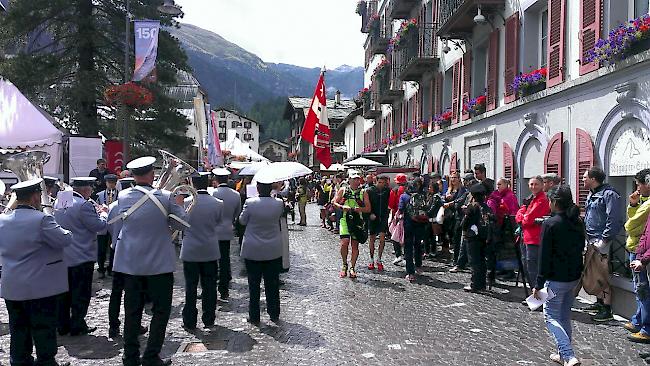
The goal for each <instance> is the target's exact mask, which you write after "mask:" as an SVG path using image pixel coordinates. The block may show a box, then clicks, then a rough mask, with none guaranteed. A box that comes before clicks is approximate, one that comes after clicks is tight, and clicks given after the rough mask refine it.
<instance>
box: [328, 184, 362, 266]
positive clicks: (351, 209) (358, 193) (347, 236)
mask: <svg viewBox="0 0 650 366" xmlns="http://www.w3.org/2000/svg"><path fill="white" fill-rule="evenodd" d="M332 204H333V205H334V206H335V207H336V208H338V209H340V210H341V211H342V213H343V215H342V217H341V219H340V221H339V235H340V238H341V260H342V261H343V266H342V268H341V272H339V277H341V278H343V277H346V276H348V275H349V276H350V278H356V277H357V271H356V264H357V258H358V257H359V242H365V241H366V240H367V237H366V238H365V239H364V238H362V237H360V236H361V235H363V234H364V231H363V230H361V232H359V230H357V229H358V223H360V224H361V228H362V229H363V220H362V219H361V213H364V212H370V199H369V198H368V192H366V191H365V190H364V189H363V188H362V187H361V176H360V175H359V174H358V173H352V174H350V185H349V186H345V187H341V188H340V189H339V190H338V191H337V192H336V196H334V199H333V200H332ZM350 219H352V220H350ZM352 229H353V230H352ZM350 246H351V247H352V256H351V258H350V266H348V249H349V248H350Z"/></svg>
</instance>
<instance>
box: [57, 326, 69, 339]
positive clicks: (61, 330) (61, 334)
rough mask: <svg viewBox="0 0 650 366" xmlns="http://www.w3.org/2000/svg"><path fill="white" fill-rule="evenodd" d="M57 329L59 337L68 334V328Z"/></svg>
mask: <svg viewBox="0 0 650 366" xmlns="http://www.w3.org/2000/svg"><path fill="white" fill-rule="evenodd" d="M57 331H58V333H59V335H60V336H61V337H63V336H65V335H68V334H70V329H68V328H59V329H57Z"/></svg>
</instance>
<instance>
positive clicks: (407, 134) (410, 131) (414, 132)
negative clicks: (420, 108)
mask: <svg viewBox="0 0 650 366" xmlns="http://www.w3.org/2000/svg"><path fill="white" fill-rule="evenodd" d="M421 135H422V130H420V129H419V128H416V127H410V128H407V129H406V131H404V132H402V140H404V141H408V140H411V139H413V138H416V137H419V136H421Z"/></svg>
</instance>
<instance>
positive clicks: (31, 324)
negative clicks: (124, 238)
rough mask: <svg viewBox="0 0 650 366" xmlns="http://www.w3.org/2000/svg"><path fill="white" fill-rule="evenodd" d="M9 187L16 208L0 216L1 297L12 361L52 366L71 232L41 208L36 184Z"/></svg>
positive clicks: (13, 363)
mask: <svg viewBox="0 0 650 366" xmlns="http://www.w3.org/2000/svg"><path fill="white" fill-rule="evenodd" d="M42 181H43V180H42V179H40V178H38V179H33V180H28V181H25V182H20V183H18V184H14V185H13V186H11V189H12V190H13V191H14V192H16V196H17V199H18V201H17V203H18V205H17V207H16V209H15V210H13V211H11V212H10V213H8V214H2V215H0V237H2V240H0V255H2V259H3V273H2V279H1V280H0V281H1V284H2V286H1V289H2V290H1V295H2V297H3V298H4V299H5V303H6V306H7V312H8V313H9V333H10V337H11V345H10V362H11V364H12V365H32V364H34V359H33V357H32V344H33V345H34V346H35V347H36V364H37V365H56V364H57V363H56V361H55V359H54V356H55V355H56V352H57V343H56V326H57V318H56V308H57V298H58V296H60V294H62V293H64V292H66V291H68V272H67V267H66V265H65V263H64V262H63V250H64V248H65V247H66V246H68V245H70V243H71V242H72V239H73V238H72V233H71V232H70V231H68V230H65V229H63V228H62V227H61V226H59V224H57V223H56V221H55V220H54V217H52V216H50V215H46V214H44V213H43V212H41V211H40V209H41V182H42Z"/></svg>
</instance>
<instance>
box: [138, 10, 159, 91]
mask: <svg viewBox="0 0 650 366" xmlns="http://www.w3.org/2000/svg"><path fill="white" fill-rule="evenodd" d="M133 30H134V31H135V69H134V70H133V81H145V82H155V81H156V78H157V77H156V58H157V57H158V31H159V30H160V22H159V21H157V20H136V21H135V22H134V23H133Z"/></svg>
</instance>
